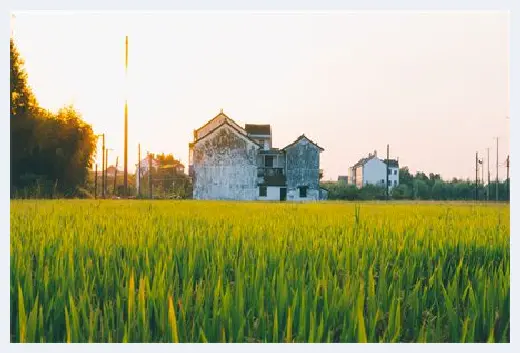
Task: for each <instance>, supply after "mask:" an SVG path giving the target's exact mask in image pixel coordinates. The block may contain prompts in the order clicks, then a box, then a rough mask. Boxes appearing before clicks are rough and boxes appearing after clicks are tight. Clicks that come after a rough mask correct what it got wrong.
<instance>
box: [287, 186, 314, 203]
mask: <svg viewBox="0 0 520 353" xmlns="http://www.w3.org/2000/svg"><path fill="white" fill-rule="evenodd" d="M319 199H320V191H319V190H316V189H307V197H300V189H298V188H296V189H287V201H313V200H319Z"/></svg>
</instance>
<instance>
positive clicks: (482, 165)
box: [479, 159, 486, 198]
mask: <svg viewBox="0 0 520 353" xmlns="http://www.w3.org/2000/svg"><path fill="white" fill-rule="evenodd" d="M479 164H480V165H481V168H482V178H481V179H480V184H482V193H484V192H485V191H486V190H485V189H484V185H486V182H485V181H484V159H482V160H481V161H480V163H479ZM482 198H484V195H483V194H482Z"/></svg>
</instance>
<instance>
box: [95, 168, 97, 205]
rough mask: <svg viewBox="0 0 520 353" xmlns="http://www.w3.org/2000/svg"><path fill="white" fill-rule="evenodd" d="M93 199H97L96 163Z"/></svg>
mask: <svg viewBox="0 0 520 353" xmlns="http://www.w3.org/2000/svg"><path fill="white" fill-rule="evenodd" d="M94 199H97V163H96V168H95V169H94Z"/></svg>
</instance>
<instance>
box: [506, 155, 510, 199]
mask: <svg viewBox="0 0 520 353" xmlns="http://www.w3.org/2000/svg"><path fill="white" fill-rule="evenodd" d="M506 166H507V200H509V198H510V195H509V155H507V161H506Z"/></svg>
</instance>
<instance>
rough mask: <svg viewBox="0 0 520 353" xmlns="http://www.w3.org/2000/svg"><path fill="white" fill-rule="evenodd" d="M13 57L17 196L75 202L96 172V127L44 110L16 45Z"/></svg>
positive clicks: (67, 110)
mask: <svg viewBox="0 0 520 353" xmlns="http://www.w3.org/2000/svg"><path fill="white" fill-rule="evenodd" d="M10 55H11V114H10V123H11V124H10V132H11V193H12V195H14V194H17V191H19V190H22V189H23V190H27V189H35V188H36V190H38V191H37V194H38V196H51V195H53V194H55V193H56V192H59V193H61V194H63V195H65V196H74V195H76V191H77V189H78V188H79V187H83V186H85V185H86V183H87V175H88V169H89V168H90V167H91V166H92V162H93V155H94V153H95V150H96V137H95V135H94V133H93V130H92V127H91V126H90V125H88V124H86V123H85V122H84V121H83V120H82V119H81V116H80V114H79V113H78V112H77V111H75V110H74V108H73V107H72V106H69V107H64V108H62V109H60V110H59V111H58V112H57V113H56V114H53V113H51V112H49V111H48V110H45V109H43V108H41V107H39V105H38V102H37V100H36V98H35V96H34V94H33V93H32V90H31V89H30V87H29V85H28V83H27V73H26V72H25V70H24V68H23V60H22V59H21V57H20V55H19V53H18V50H17V49H16V46H15V44H14V42H13V40H12V39H11V53H10ZM33 196H34V195H33Z"/></svg>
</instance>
